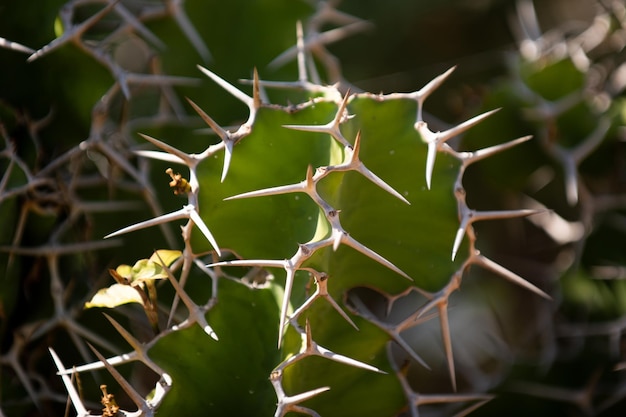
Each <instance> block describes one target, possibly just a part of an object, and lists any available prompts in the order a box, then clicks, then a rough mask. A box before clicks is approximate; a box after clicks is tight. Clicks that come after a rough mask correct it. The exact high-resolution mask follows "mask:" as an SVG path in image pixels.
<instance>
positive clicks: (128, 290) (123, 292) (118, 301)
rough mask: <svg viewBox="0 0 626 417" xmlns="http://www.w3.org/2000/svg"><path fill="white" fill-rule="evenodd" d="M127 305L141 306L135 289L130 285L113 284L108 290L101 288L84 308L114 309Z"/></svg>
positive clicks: (141, 302) (139, 297)
mask: <svg viewBox="0 0 626 417" xmlns="http://www.w3.org/2000/svg"><path fill="white" fill-rule="evenodd" d="M128 303H139V304H141V305H143V301H142V300H141V296H140V295H139V293H138V292H137V290H136V289H135V288H133V287H131V286H130V285H122V284H113V285H111V286H110V287H108V288H103V289H101V290H100V291H98V292H97V293H96V295H94V296H93V298H92V299H91V301H88V302H86V303H85V308H92V307H106V308H115V307H117V306H120V305H123V304H128Z"/></svg>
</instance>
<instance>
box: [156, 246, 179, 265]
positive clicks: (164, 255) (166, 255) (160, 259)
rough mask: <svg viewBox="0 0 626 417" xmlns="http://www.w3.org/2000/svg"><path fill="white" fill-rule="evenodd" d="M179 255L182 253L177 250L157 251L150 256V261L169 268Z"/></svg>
mask: <svg viewBox="0 0 626 417" xmlns="http://www.w3.org/2000/svg"><path fill="white" fill-rule="evenodd" d="M181 255H182V252H181V251H179V250H169V249H159V250H158V251H156V252H154V253H153V254H152V256H151V257H150V260H151V261H152V262H156V263H158V264H161V265H165V266H170V265H171V264H172V263H173V262H174V261H175V260H176V259H178V258H180V256H181Z"/></svg>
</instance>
